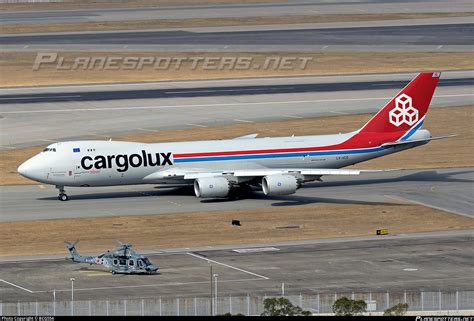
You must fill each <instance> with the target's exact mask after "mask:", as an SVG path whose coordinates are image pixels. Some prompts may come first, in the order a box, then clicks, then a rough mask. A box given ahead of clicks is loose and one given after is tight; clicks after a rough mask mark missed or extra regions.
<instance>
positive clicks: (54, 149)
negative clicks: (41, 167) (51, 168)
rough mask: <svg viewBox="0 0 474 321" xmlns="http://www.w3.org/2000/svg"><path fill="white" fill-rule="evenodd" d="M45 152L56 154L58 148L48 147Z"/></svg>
mask: <svg viewBox="0 0 474 321" xmlns="http://www.w3.org/2000/svg"><path fill="white" fill-rule="evenodd" d="M43 152H56V148H49V147H46V148H45V149H43Z"/></svg>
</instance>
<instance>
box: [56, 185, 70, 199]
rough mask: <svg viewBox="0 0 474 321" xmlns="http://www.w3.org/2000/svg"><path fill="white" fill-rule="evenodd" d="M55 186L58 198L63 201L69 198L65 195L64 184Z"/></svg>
mask: <svg viewBox="0 0 474 321" xmlns="http://www.w3.org/2000/svg"><path fill="white" fill-rule="evenodd" d="M56 188H57V189H58V190H59V194H58V200H60V201H62V202H65V201H67V200H68V199H69V198H68V197H67V194H66V191H65V190H64V186H56Z"/></svg>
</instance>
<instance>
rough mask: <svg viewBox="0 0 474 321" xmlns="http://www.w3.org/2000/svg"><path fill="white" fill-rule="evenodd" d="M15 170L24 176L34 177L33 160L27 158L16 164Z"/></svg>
mask: <svg viewBox="0 0 474 321" xmlns="http://www.w3.org/2000/svg"><path fill="white" fill-rule="evenodd" d="M17 172H18V173H19V174H20V175H21V176H24V177H26V178H30V179H34V176H35V161H34V160H33V159H31V158H30V159H29V160H27V161H26V162H24V163H23V164H21V165H20V166H18V169H17Z"/></svg>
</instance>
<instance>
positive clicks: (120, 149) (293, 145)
mask: <svg viewBox="0 0 474 321" xmlns="http://www.w3.org/2000/svg"><path fill="white" fill-rule="evenodd" d="M439 77H440V73H439V72H433V73H431V72H429V73H428V72H426V73H420V74H419V75H418V76H417V77H416V78H414V79H413V80H412V81H411V82H410V83H409V84H408V85H407V86H406V87H405V88H403V89H402V90H401V91H400V92H399V93H398V94H397V95H396V96H395V97H394V98H393V99H391V100H390V101H389V102H388V103H387V105H385V106H384V107H383V108H382V109H380V111H379V112H378V113H377V114H376V115H375V116H374V117H372V119H370V120H369V121H368V122H367V123H366V124H365V125H364V126H363V127H362V128H361V129H359V130H357V131H354V132H350V133H346V134H337V135H321V136H298V137H295V136H291V137H275V138H270V137H266V138H256V136H257V135H256V134H252V135H247V136H242V137H238V138H235V139H231V140H214V141H193V142H178V143H154V144H146V143H136V142H122V141H70V142H59V143H54V144H51V145H49V146H48V147H47V148H45V149H44V150H43V151H42V152H41V153H39V154H38V155H36V156H34V157H32V158H31V159H29V160H27V161H26V162H24V163H23V164H21V165H20V167H18V172H19V173H20V174H21V175H23V176H25V177H27V178H29V179H32V180H35V181H38V182H41V183H45V184H51V185H56V187H57V188H58V189H59V195H58V199H60V200H62V201H66V200H68V196H67V195H66V193H65V190H64V187H65V186H83V187H93V186H114V185H134V184H172V185H177V184H189V185H192V184H193V185H194V191H195V194H196V196H197V197H200V198H221V197H228V196H229V193H230V192H231V190H233V189H237V188H241V187H251V188H260V189H263V192H264V194H265V195H289V194H293V193H295V192H296V190H297V189H298V188H300V187H301V186H302V185H303V184H304V183H305V182H310V181H316V180H320V178H321V176H324V175H359V174H361V173H366V172H374V171H364V170H356V169H341V168H343V167H346V166H349V165H353V164H356V163H360V162H363V161H366V160H369V159H373V158H376V157H381V156H384V155H388V154H392V153H395V152H399V151H402V150H406V149H409V148H413V147H416V146H420V145H423V144H426V143H428V142H429V141H430V140H433V139H441V138H446V137H450V136H444V137H432V136H431V134H430V132H429V131H428V130H426V129H421V126H422V124H423V121H424V119H425V115H426V112H427V110H428V107H429V105H430V102H431V98H432V97H433V93H434V90H435V88H436V84H437V83H438V80H439Z"/></svg>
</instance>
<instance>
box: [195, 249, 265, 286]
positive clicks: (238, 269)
mask: <svg viewBox="0 0 474 321" xmlns="http://www.w3.org/2000/svg"><path fill="white" fill-rule="evenodd" d="M186 254H188V255H191V256H193V257H195V258H198V259H201V260H205V261H208V262H212V263H215V264H219V265H222V266H225V267H228V268H230V269H233V270H237V271H240V272H244V273H247V274H250V275H254V276H256V277H259V278H262V279H265V280H269V279H270V278H267V277H266V276H263V275H260V274H257V273H253V272H250V271H247V270H244V269H241V268H238V267H235V266H232V265H229V264H225V263H221V262H217V261H214V260H211V259H208V258H206V257H204V256H200V255H197V254H194V253H191V252H187V253H186Z"/></svg>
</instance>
